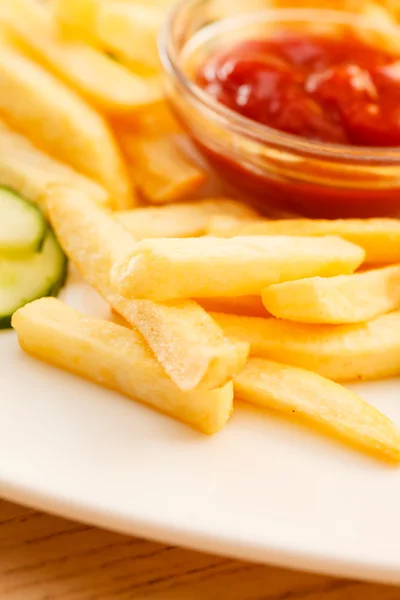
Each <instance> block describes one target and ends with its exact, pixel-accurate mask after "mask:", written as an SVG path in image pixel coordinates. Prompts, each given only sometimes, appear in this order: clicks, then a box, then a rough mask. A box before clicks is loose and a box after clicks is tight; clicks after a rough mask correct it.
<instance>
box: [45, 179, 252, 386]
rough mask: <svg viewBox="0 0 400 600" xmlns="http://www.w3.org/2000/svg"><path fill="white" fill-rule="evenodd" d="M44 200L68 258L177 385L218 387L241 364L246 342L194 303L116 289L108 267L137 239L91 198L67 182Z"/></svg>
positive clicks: (246, 348)
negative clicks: (158, 300) (131, 295)
mask: <svg viewBox="0 0 400 600" xmlns="http://www.w3.org/2000/svg"><path fill="white" fill-rule="evenodd" d="M46 201H47V206H48V211H49V215H50V220H51V222H52V224H53V227H54V229H55V231H56V234H57V236H58V239H59V240H60V242H61V244H62V246H63V249H64V250H65V252H66V254H67V255H68V257H69V258H70V259H71V261H72V262H73V263H74V264H75V265H76V266H77V268H78V269H79V271H80V272H81V273H82V275H83V276H84V277H85V279H86V281H87V282H88V283H90V284H91V285H93V286H94V287H95V288H96V289H97V290H98V291H99V292H100V293H101V294H102V295H103V297H104V298H105V299H106V300H107V301H108V302H109V303H110V304H111V306H112V307H113V308H114V310H115V311H116V312H118V313H119V314H120V315H121V316H122V317H124V319H126V321H127V322H128V323H129V324H130V325H133V326H137V328H138V329H139V331H140V332H141V333H142V335H143V336H144V337H145V339H146V341H147V343H148V344H149V346H150V348H151V349H152V351H153V352H154V354H155V356H156V357H157V359H158V360H159V361H160V364H161V366H162V367H163V368H164V370H165V372H166V373H167V375H169V377H170V378H171V379H172V380H173V381H174V382H175V383H176V385H177V386H178V387H179V388H180V389H182V390H184V391H189V390H193V389H195V388H199V389H200V388H202V389H212V388H216V387H220V386H222V385H224V384H225V383H227V382H228V381H229V380H230V379H232V377H233V376H234V375H235V374H236V373H237V372H238V371H239V370H240V369H241V368H242V367H243V365H244V362H245V360H246V356H245V354H246V355H247V350H248V346H247V347H246V346H244V347H243V346H237V345H236V344H233V343H232V342H230V341H229V340H227V339H226V338H225V337H224V335H223V333H222V330H221V328H220V327H219V326H218V325H217V324H216V323H215V321H213V319H212V318H211V317H210V316H209V315H208V314H207V313H206V312H205V311H204V309H202V308H201V307H200V306H199V305H198V304H196V303H195V302H193V301H190V300H185V301H179V302H172V303H168V304H165V305H159V304H154V303H153V302H143V301H137V300H126V299H124V298H122V297H121V296H119V295H118V294H117V293H115V291H114V289H113V287H112V285H111V281H110V270H111V268H112V266H113V264H114V263H115V261H116V260H118V259H120V258H122V257H123V256H127V255H128V254H129V253H130V252H131V251H132V248H133V247H134V246H135V242H134V240H133V238H132V236H131V235H130V234H129V232H128V231H126V230H125V229H124V228H123V227H122V226H121V225H119V224H118V223H116V222H115V221H114V220H113V219H112V217H111V216H109V215H107V214H106V213H105V212H104V211H102V210H101V209H100V208H98V207H97V206H96V204H95V203H94V202H93V201H92V200H91V199H90V198H89V197H87V196H86V195H85V194H84V193H82V192H80V191H79V190H75V189H73V188H69V187H67V186H54V187H53V188H50V189H49V191H48V194H47V196H46ZM244 350H245V351H246V352H244Z"/></svg>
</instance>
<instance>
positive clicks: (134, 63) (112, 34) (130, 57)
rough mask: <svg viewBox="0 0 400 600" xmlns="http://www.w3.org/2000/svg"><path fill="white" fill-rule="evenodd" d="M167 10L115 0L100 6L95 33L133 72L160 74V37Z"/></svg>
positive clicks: (105, 46)
mask: <svg viewBox="0 0 400 600" xmlns="http://www.w3.org/2000/svg"><path fill="white" fill-rule="evenodd" d="M164 17H165V10H161V9H160V8H159V7H157V6H151V5H150V6H149V5H148V4H139V3H134V2H132V3H131V2H125V1H124V0H122V1H121V0H120V1H118V0H114V1H113V2H100V3H99V7H98V14H97V21H96V32H97V36H98V38H99V40H100V43H101V44H102V46H103V47H104V48H106V49H107V50H109V51H111V52H112V53H113V54H115V56H116V57H117V58H118V59H119V60H120V61H121V62H122V63H124V64H126V65H128V66H129V67H131V68H132V70H134V71H135V70H138V69H139V70H140V69H141V68H142V67H143V66H145V67H148V68H149V69H150V70H151V69H154V70H157V69H158V68H159V67H160V61H159V58H158V51H157V35H158V32H159V30H160V28H161V25H162V23H163V21H164Z"/></svg>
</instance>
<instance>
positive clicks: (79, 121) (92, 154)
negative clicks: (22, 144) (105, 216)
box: [0, 45, 133, 209]
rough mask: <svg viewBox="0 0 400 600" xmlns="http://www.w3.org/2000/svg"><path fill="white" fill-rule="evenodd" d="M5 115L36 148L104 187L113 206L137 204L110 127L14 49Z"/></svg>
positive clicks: (3, 78) (1, 79)
mask: <svg viewBox="0 0 400 600" xmlns="http://www.w3.org/2000/svg"><path fill="white" fill-rule="evenodd" d="M0 89H1V94H0V114H1V115H2V116H3V117H4V118H5V120H6V121H8V122H9V123H11V125H12V126H14V127H15V128H16V129H18V130H20V131H21V132H22V133H23V134H25V135H27V136H28V137H29V138H30V139H31V140H32V142H33V143H34V144H37V145H38V146H39V147H41V148H42V149H44V150H45V151H46V152H49V153H50V154H52V155H54V156H56V157H57V158H59V159H61V160H62V161H65V162H66V163H68V164H70V165H71V166H72V167H74V168H75V169H77V170H78V171H79V172H82V173H84V174H85V175H88V176H89V177H92V178H93V179H94V180H96V181H98V182H100V183H101V184H103V185H104V187H105V188H106V190H107V191H108V192H109V194H110V197H111V199H112V202H113V206H114V207H117V208H120V209H123V208H129V207H130V206H132V204H133V196H132V190H131V187H130V184H129V180H128V178H127V175H126V170H125V165H124V162H123V160H122V157H121V155H120V152H119V150H118V148H117V145H116V143H115V140H114V138H113V136H112V134H111V132H110V130H109V128H108V127H107V124H106V122H105V121H104V119H102V117H101V116H100V115H99V114H98V113H96V112H95V111H94V110H93V109H92V108H91V107H90V106H89V105H88V104H86V103H85V102H84V100H82V99H81V98H80V97H79V96H77V95H76V94H75V93H74V92H73V91H72V90H70V89H68V88H67V87H65V86H64V84H62V83H61V82H60V81H58V80H57V79H55V78H54V77H53V76H52V75H50V74H49V73H47V72H46V71H45V70H44V69H42V67H40V66H39V65H36V64H35V63H33V62H32V61H30V60H29V59H28V58H26V57H24V56H22V55H20V54H18V52H16V51H14V50H13V49H11V48H10V47H7V46H5V45H1V47H0Z"/></svg>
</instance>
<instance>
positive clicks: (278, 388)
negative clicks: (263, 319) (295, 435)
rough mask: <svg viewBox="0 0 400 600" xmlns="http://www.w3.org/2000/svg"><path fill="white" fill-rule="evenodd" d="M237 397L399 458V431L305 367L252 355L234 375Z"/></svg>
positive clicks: (385, 454)
mask: <svg viewBox="0 0 400 600" xmlns="http://www.w3.org/2000/svg"><path fill="white" fill-rule="evenodd" d="M234 389H235V398H237V399H239V400H243V401H245V402H249V403H250V404H255V405H256V406H260V407H261V408H269V409H273V410H278V411H280V412H284V413H286V414H287V415H288V416H289V417H292V418H293V419H295V420H298V419H299V417H300V418H301V419H305V420H306V421H307V422H308V423H310V425H315V426H317V427H318V428H320V429H322V430H323V431H327V432H328V433H331V434H333V435H335V436H338V437H340V438H342V439H344V440H346V441H348V442H350V443H351V444H355V445H357V446H359V447H360V448H362V449H364V450H367V451H368V452H372V453H373V454H376V455H377V456H379V457H381V458H385V459H388V460H394V461H396V462H399V461H400V431H399V430H398V429H397V427H396V426H395V425H394V424H393V423H392V422H391V421H390V420H389V419H388V418H387V417H385V416H384V415H383V414H382V413H380V412H379V411H378V410H377V409H376V408H374V407H373V406H371V405H370V404H368V403H367V402H365V401H364V400H362V399H361V398H359V397H358V396H357V395H356V394H354V393H353V392H351V391H350V390H347V389H346V388H344V387H342V386H340V385H338V384H337V383H333V382H332V381H329V379H325V378H323V377H320V376H319V375H316V374H315V373H310V372H309V371H306V370H304V369H298V368H295V367H290V366H286V365H283V364H279V363H276V362H272V361H269V360H263V359H260V358H252V359H250V360H249V362H248V363H247V365H246V366H245V367H244V369H243V371H241V372H240V373H239V375H238V376H237V377H236V379H235V384H234Z"/></svg>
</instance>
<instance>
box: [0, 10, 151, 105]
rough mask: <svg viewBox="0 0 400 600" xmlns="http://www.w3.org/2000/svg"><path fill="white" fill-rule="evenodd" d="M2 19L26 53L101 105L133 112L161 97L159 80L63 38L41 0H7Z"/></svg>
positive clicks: (81, 44)
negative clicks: (135, 73) (140, 74)
mask: <svg viewBox="0 0 400 600" xmlns="http://www.w3.org/2000/svg"><path fill="white" fill-rule="evenodd" d="M0 22H1V23H4V24H5V25H6V26H7V27H8V28H9V29H10V31H11V32H12V34H13V35H14V36H15V38H16V41H17V43H18V44H21V45H22V46H21V47H22V50H23V51H24V52H26V53H27V54H28V55H29V56H30V57H31V58H33V59H34V60H38V62H40V63H41V64H42V65H44V66H45V67H46V68H48V69H50V70H51V71H53V72H54V73H55V74H56V75H58V76H59V77H60V78H61V79H63V80H64V81H65V82H66V83H68V84H69V85H71V87H73V88H74V89H76V90H77V91H78V92H79V93H80V94H82V95H83V96H84V97H85V98H87V99H88V100H89V101H90V102H91V103H93V104H94V105H96V106H97V107H98V108H100V109H101V110H104V111H106V112H109V113H111V114H115V113H120V112H129V113H130V114H131V113H132V112H133V111H135V110H136V109H137V108H141V107H143V106H148V105H150V106H152V105H154V104H156V103H157V102H159V101H160V99H161V98H162V92H161V88H160V86H157V85H156V83H155V82H154V81H149V80H145V79H143V78H141V77H138V76H137V75H134V74H133V73H131V72H130V71H129V70H128V69H126V68H125V67H124V66H122V65H120V64H119V63H117V62H115V61H114V60H111V59H110V58H109V57H108V56H106V55H105V54H104V53H103V52H100V51H99V50H96V49H95V48H92V47H91V46H89V45H87V44H85V43H84V42H81V41H78V42H76V41H69V40H63V39H61V38H60V36H58V35H57V31H56V29H55V27H54V26H53V23H52V21H51V15H50V14H49V13H48V11H47V10H46V7H45V6H41V5H40V4H39V3H38V2H37V0H7V3H6V4H5V6H3V7H2V8H1V10H0ZM133 45H135V44H133Z"/></svg>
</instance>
